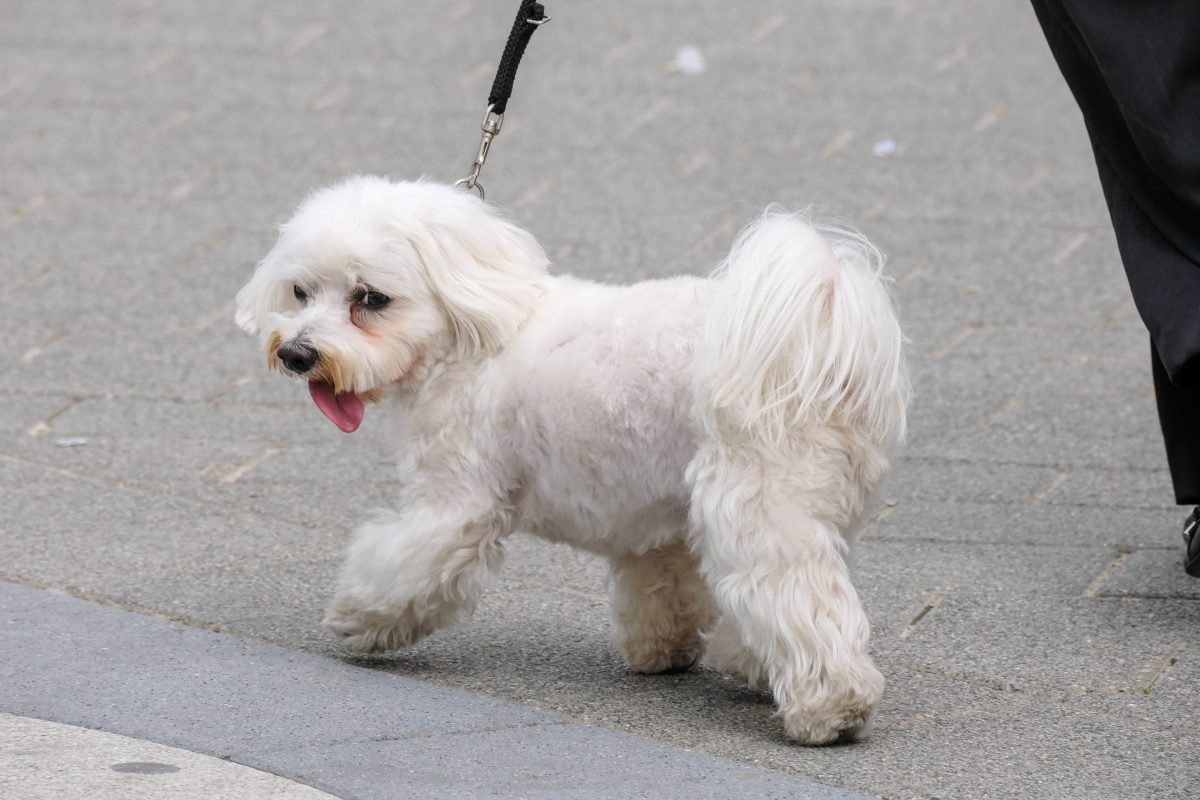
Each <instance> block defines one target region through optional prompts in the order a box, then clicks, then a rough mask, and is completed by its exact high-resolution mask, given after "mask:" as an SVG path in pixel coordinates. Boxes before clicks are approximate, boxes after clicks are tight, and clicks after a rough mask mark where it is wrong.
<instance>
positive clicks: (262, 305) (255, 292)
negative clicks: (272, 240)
mask: <svg viewBox="0 0 1200 800" xmlns="http://www.w3.org/2000/svg"><path fill="white" fill-rule="evenodd" d="M270 258H271V256H270V255H268V256H267V257H266V258H264V259H263V260H262V262H261V263H259V265H258V267H257V268H256V269H255V270H254V275H253V276H251V278H250V280H249V282H247V283H246V285H245V286H243V287H242V288H241V290H240V291H239V292H238V293H237V299H236V301H235V311H234V315H233V321H234V322H236V323H237V325H238V327H239V328H241V329H242V330H244V331H245V332H246V333H248V334H250V335H251V336H255V335H257V334H258V333H259V330H260V328H261V321H262V320H263V319H264V318H265V317H266V316H267V315H268V314H270V313H271V312H273V311H276V310H277V309H279V308H281V307H282V306H283V303H284V301H285V300H286V297H285V296H284V295H283V292H284V291H286V287H283V286H282V284H280V282H279V281H278V280H276V279H275V277H274V275H273V271H272V270H271V268H270V266H269V264H268V261H269V260H270Z"/></svg>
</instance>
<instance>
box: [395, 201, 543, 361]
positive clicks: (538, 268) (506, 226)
mask: <svg viewBox="0 0 1200 800" xmlns="http://www.w3.org/2000/svg"><path fill="white" fill-rule="evenodd" d="M455 191H457V190H455ZM456 199H457V200H458V202H455V203H454V204H453V207H451V208H443V209H440V213H438V214H437V215H436V218H435V219H429V220H425V223H426V224H424V225H422V226H420V227H419V228H418V230H417V231H416V232H415V233H412V234H411V239H410V241H411V242H412V245H413V247H414V249H415V250H416V251H417V255H418V257H420V259H421V261H422V262H423V264H424V267H425V272H426V276H427V278H428V280H429V285H430V288H431V289H432V290H433V292H434V294H435V295H436V296H437V298H438V300H439V301H440V302H441V304H442V306H443V308H444V309H445V311H446V315H447V317H448V318H449V320H450V325H451V328H452V332H453V334H454V338H455V343H456V347H457V350H458V353H459V355H467V354H470V353H473V352H479V351H491V350H496V349H498V348H500V347H502V346H503V345H504V343H505V342H507V341H508V340H509V339H510V338H511V337H512V336H513V334H515V333H516V331H517V328H519V327H520V325H521V323H522V322H524V321H525V319H526V318H527V317H528V316H529V314H530V312H531V311H532V309H533V306H534V304H535V303H536V302H537V299H538V297H540V296H541V293H542V288H543V279H544V278H545V275H546V266H547V261H546V254H545V252H544V251H543V250H542V247H541V245H539V244H538V243H537V240H536V239H534V238H533V235H532V234H530V233H529V232H528V231H525V230H523V229H522V228H520V227H518V226H517V225H515V224H513V223H512V222H509V221H508V220H506V219H504V218H502V217H501V216H500V215H499V214H498V213H497V212H496V210H495V209H493V208H492V207H491V206H488V205H487V204H485V203H483V202H481V201H479V200H478V199H477V198H474V197H471V196H470V195H467V194H465V193H464V194H462V195H461V197H460V198H456Z"/></svg>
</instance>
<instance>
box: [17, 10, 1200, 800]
mask: <svg viewBox="0 0 1200 800" xmlns="http://www.w3.org/2000/svg"><path fill="white" fill-rule="evenodd" d="M550 13H551V15H552V16H554V17H555V19H554V21H553V22H552V23H551V24H550V25H549V26H547V28H546V29H545V30H544V31H543V32H542V33H540V34H539V35H538V36H537V37H536V38H535V40H534V42H533V44H532V45H531V47H530V50H529V54H528V56H527V59H526V63H525V65H524V67H523V69H522V73H521V75H520V77H519V80H518V85H517V91H516V95H515V99H514V101H513V103H512V105H511V106H510V110H509V114H508V118H507V119H506V121H505V128H504V132H503V134H502V135H501V137H500V139H499V141H498V143H497V144H496V146H495V149H494V150H493V155H492V159H491V161H490V162H489V164H488V167H487V172H486V183H487V186H488V190H489V196H490V197H491V198H493V199H494V200H496V201H498V202H500V203H503V204H505V205H507V206H509V207H510V208H511V209H512V210H513V212H514V214H515V215H516V217H517V218H518V219H519V220H520V221H521V222H522V223H523V224H525V225H526V226H528V227H529V228H530V229H531V230H533V231H534V232H535V233H536V234H537V235H538V236H539V237H540V238H541V239H542V241H543V242H544V243H545V244H546V247H547V250H548V252H549V253H550V255H551V257H552V258H553V259H554V261H555V268H556V269H558V270H562V271H571V272H576V273H580V274H583V275H587V276H591V277H597V278H609V279H633V278H638V277H647V276H655V275H666V274H671V273H675V272H691V273H702V272H704V271H706V270H707V269H708V268H709V267H710V266H711V265H712V264H713V263H714V262H715V261H716V260H717V259H718V258H719V257H720V255H721V253H722V250H723V249H724V248H725V247H726V246H727V244H728V242H729V239H730V237H731V236H732V234H733V233H734V231H735V230H736V228H737V227H738V226H739V225H740V224H741V223H742V222H744V221H745V220H747V219H748V218H749V217H751V216H752V215H753V214H754V213H755V211H756V210H757V209H758V208H760V207H761V206H763V205H765V204H766V203H768V202H772V201H780V202H783V203H786V204H791V205H805V204H808V203H813V202H815V203H819V204H821V205H823V206H825V207H827V208H830V209H832V211H833V212H834V213H836V214H837V215H839V216H841V217H842V218H844V219H846V220H848V221H851V222H853V223H855V224H857V225H858V226H860V227H861V228H862V229H863V230H864V231H865V232H866V233H867V234H868V235H869V236H870V237H871V238H872V239H873V240H875V241H876V242H877V243H878V244H879V245H880V246H881V247H882V248H883V249H884V250H885V251H886V252H887V253H888V254H889V255H890V257H891V270H892V272H893V273H894V275H895V276H896V278H897V294H898V297H899V300H900V303H901V306H902V316H903V321H904V324H905V328H906V330H907V332H908V335H909V336H910V338H911V339H912V347H911V357H912V358H911V360H912V367H913V374H914V381H915V389H916V397H915V402H914V405H913V411H912V425H911V431H912V436H911V444H910V445H909V447H908V449H907V453H906V456H905V458H904V459H902V460H901V462H900V464H899V465H898V469H897V472H896V475H895V478H894V480H893V482H892V486H891V488H890V492H889V496H890V498H891V499H893V500H894V501H895V505H894V506H891V507H889V509H888V510H887V512H886V513H885V515H884V516H883V517H882V518H881V519H879V520H878V522H877V523H876V524H875V525H874V526H873V527H872V528H871V530H870V531H869V533H868V535H867V537H866V539H865V540H864V542H863V547H862V552H861V556H860V559H859V570H858V583H859V585H860V586H861V588H862V590H863V594H864V596H865V598H866V602H867V604H868V610H869V612H870V615H871V617H872V620H873V624H874V650H875V653H876V654H877V657H878V660H879V662H880V665H881V667H882V669H883V671H884V673H885V674H886V675H887V677H888V679H889V688H888V693H887V695H886V698H885V700H884V703H883V705H882V707H881V709H880V714H879V721H878V724H877V726H876V730H875V732H874V735H873V736H872V738H871V739H870V740H869V741H867V742H865V743H863V744H860V745H857V746H854V747H842V748H833V749H825V750H811V749H799V748H795V747H792V746H789V745H788V744H787V743H786V742H784V741H783V740H782V738H781V736H780V734H779V731H778V727H777V725H776V724H775V722H774V721H773V720H772V719H771V718H770V705H769V703H768V702H767V701H766V699H765V698H764V697H762V696H761V695H758V694H754V693H751V692H747V691H745V690H742V689H740V688H737V687H736V686H734V685H733V684H731V683H729V682H727V681H725V680H723V679H722V678H720V677H719V676H716V675H714V674H712V673H710V672H707V671H703V670H701V671H697V672H693V673H690V674H687V675H679V676H667V677H655V678H641V677H636V676H633V675H630V674H628V673H627V671H626V670H625V669H624V668H623V667H622V665H621V662H620V659H619V657H618V656H617V655H616V653H615V652H614V651H613V650H612V648H611V646H610V645H609V644H608V641H607V632H606V627H607V623H606V607H605V605H606V604H605V600H604V586H603V582H604V577H603V570H602V567H601V565H600V564H598V563H596V562H594V561H593V560H591V559H588V558H586V557H584V556H582V555H579V554H576V553H573V552H570V551H568V550H565V549H562V548H553V547H546V546H543V545H541V544H538V543H535V542H532V541H526V540H518V541H515V542H514V543H513V547H512V548H511V551H510V558H509V561H508V567H507V571H506V573H505V576H504V578H503V580H502V581H501V583H500V585H499V586H497V587H496V589H495V591H494V592H492V593H491V594H490V595H489V597H488V598H487V600H486V601H485V604H484V606H483V608H482V609H481V611H480V613H479V614H478V615H477V616H476V617H475V618H474V619H473V620H471V621H469V622H466V623H465V624H463V625H461V626H459V627H458V628H456V629H454V630H451V631H446V632H444V633H441V634H439V635H437V636H435V637H433V638H432V639H430V640H429V641H428V642H425V643H423V644H421V645H420V646H418V647H417V648H415V649H413V650H411V651H407V652H404V653H400V654H396V655H393V656H388V657H384V658H378V659H370V660H363V661H359V662H356V663H358V664H360V665H361V666H365V667H369V668H370V669H373V670H377V671H380V672H386V673H394V674H397V675H402V676H406V677H411V678H417V679H420V680H424V681H428V682H431V683H436V684H441V685H443V686H448V687H454V688H461V689H468V690H471V691H474V692H479V693H483V694H488V695H493V696H495V697H498V698H502V699H504V700H505V701H511V702H518V703H528V704H532V705H535V706H538V707H539V708H542V709H545V710H547V711H550V712H553V713H557V714H562V715H564V716H565V717H566V718H567V719H569V720H571V721H572V722H573V723H575V724H582V725H596V726H600V727H603V728H606V729H609V730H613V731H621V732H632V733H636V734H638V735H640V736H644V737H647V738H648V739H654V740H658V741H661V742H665V743H669V744H674V745H681V746H684V747H688V748H692V749H695V750H697V751H699V752H703V753H708V754H713V755H719V756H726V757H731V758H734V759H739V760H741V761H744V762H745V763H747V764H753V765H756V766H760V767H763V768H766V769H770V770H775V771H779V772H782V773H787V774H791V775H796V776H804V777H807V778H811V779H815V780H818V781H821V782H824V783H828V784H833V785H836V786H841V787H846V788H849V789H853V790H856V791H860V792H866V793H869V794H877V795H881V796H884V797H889V798H892V797H895V798H905V797H1043V796H1054V797H1063V798H1071V797H1087V798H1105V797H1114V798H1115V797H1131V796H1136V797H1164V798H1166V797H1186V796H1188V795H1189V794H1190V793H1191V791H1192V788H1191V787H1192V786H1193V785H1194V783H1195V781H1196V779H1197V777H1200V770H1197V768H1196V767H1194V766H1193V763H1192V762H1194V754H1195V752H1196V751H1197V744H1198V736H1197V733H1196V730H1195V724H1194V720H1195V718H1196V712H1197V699H1198V698H1197V681H1198V680H1200V669H1198V666H1197V665H1198V662H1200V647H1198V646H1197V644H1196V632H1197V629H1198V627H1200V605H1198V604H1197V600H1198V599H1200V582H1193V581H1189V580H1187V579H1185V578H1184V577H1183V576H1182V575H1181V572H1180V566H1179V553H1178V545H1179V542H1178V533H1177V529H1178V526H1179V524H1180V522H1181V519H1182V514H1181V513H1180V512H1179V510H1177V509H1175V508H1174V507H1173V506H1172V505H1171V498H1170V493H1169V487H1168V478H1167V474H1166V471H1165V464H1164V459H1163V455H1162V452H1161V444H1160V442H1159V439H1158V432H1157V428H1156V422H1155V418H1154V409H1153V400H1152V394H1151V386H1150V379H1149V369H1148V363H1147V350H1148V344H1147V341H1146V336H1145V334H1144V331H1143V330H1142V328H1141V324H1140V322H1139V320H1138V319H1137V314H1136V312H1135V311H1134V309H1133V306H1132V303H1131V302H1130V298H1129V294H1128V289H1127V288H1126V286H1125V284H1124V279H1123V275H1122V271H1121V267H1120V264H1119V261H1118V259H1117V253H1116V249H1115V246H1114V242H1113V239H1112V234H1111V231H1110V230H1109V227H1108V223H1107V219H1106V215H1105V210H1104V207H1103V203H1102V199H1101V196H1100V190H1099V185H1098V182H1097V180H1096V178H1095V175H1094V170H1093V166H1092V163H1091V155H1090V153H1089V151H1088V147H1087V140H1086V136H1085V133H1084V130H1083V126H1082V124H1081V121H1080V119H1079V116H1078V113H1077V111H1076V110H1075V108H1074V106H1073V103H1072V100H1071V98H1070V95H1069V93H1068V92H1067V90H1066V88H1065V87H1064V85H1063V84H1062V81H1061V78H1060V77H1059V76H1058V74H1057V72H1056V69H1055V67H1054V64H1053V62H1052V60H1051V58H1050V55H1049V52H1048V50H1047V48H1046V46H1045V43H1044V42H1043V41H1042V39H1041V34H1040V32H1039V30H1038V28H1037V26H1036V23H1035V21H1034V19H1033V15H1032V12H1031V10H1030V9H1029V8H1028V7H1027V6H1026V5H1025V4H1023V3H995V2H987V1H986V0H960V2H954V3H950V2H940V3H939V2H933V0H856V1H855V2H846V1H845V0H813V1H809V0H805V2H796V1H795V0H792V1H791V2H788V1H786V0H763V2H758V3H754V4H745V5H734V4H725V3H716V2H695V1H694V0H693V1H692V2H683V0H667V1H666V2H661V3H654V4H640V5H638V6H637V7H636V8H635V7H632V6H625V5H620V4H613V3H601V2H599V0H577V1H576V2H572V3H569V4H568V3H559V4H554V3H552V4H551V7H550ZM510 16H511V9H510V8H509V4H507V3H494V2H483V1H482V0H475V1H474V2H472V1H471V0H451V2H448V3H444V4H440V5H434V6H429V5H428V4H416V3H404V2H376V1H374V0H368V1H364V2H361V3H355V4H353V5H352V6H350V5H346V4H334V3H321V2H315V1H312V0H305V1H304V2H298V1H297V0H289V2H282V1H281V0H280V1H273V2H261V3H252V4H251V3H232V2H217V3H205V4H203V5H199V4H184V3H175V2H157V3H156V2H153V1H152V0H121V1H120V2H114V3H103V4H101V3H91V2H85V1H84V0H76V2H63V1H60V0H45V1H44V2H39V3H20V4H18V3H10V4H6V5H4V6H3V7H0V123H2V125H3V130H4V131H5V136H4V137H2V138H0V159H2V163H3V175H4V181H3V183H2V184H0V201H2V205H0V237H3V248H0V274H2V275H3V281H2V282H0V283H2V286H0V291H2V294H0V334H2V335H3V337H4V341H5V343H6V345H7V346H6V347H5V348H4V353H3V355H2V356H0V359H2V361H0V393H3V400H4V402H3V403H0V425H2V426H3V431H4V443H3V446H2V447H0V481H2V482H3V486H4V491H3V492H2V493H0V515H2V516H0V518H2V519H3V520H4V523H3V527H2V529H0V530H2V533H0V577H4V578H7V579H9V580H13V581H18V582H22V583H26V584H30V585H34V586H47V587H54V588H57V589H62V590H66V591H69V592H72V593H75V594H77V595H80V596H82V597H90V598H97V599H100V600H103V601H104V602H107V603H111V604H115V605H119V606H121V607H124V608H128V609H134V610H141V611H145V612H150V613H154V614H160V615H165V616H168V617H171V618H173V619H176V620H180V621H183V622H186V623H188V624H191V625H195V626H200V627H219V628H220V629H221V630H222V631H225V632H229V633H233V634H236V635H239V636H244V637H250V638H257V639H263V640H266V641H269V642H273V643H275V644H278V645H281V646H284V647H287V648H292V649H297V650H303V651H306V652H309V653H312V654H316V655H321V656H325V657H331V658H340V657H342V655H341V654H340V653H339V651H338V650H337V648H336V647H335V646H334V645H333V644H332V643H330V642H329V641H327V640H326V639H325V638H324V637H323V636H322V634H321V633H320V632H319V630H318V628H317V623H318V620H319V617H320V612H321V607H322V605H323V603H324V601H325V598H326V597H327V595H328V593H329V590H330V585H331V580H332V575H333V571H334V569H335V566H336V561H337V559H338V554H339V551H340V548H341V547H342V545H343V543H344V541H345V538H346V536H347V533H348V532H349V531H350V530H351V529H352V527H353V526H354V524H355V522H356V520H358V519H359V518H360V517H361V516H362V514H363V511H364V509H366V508H369V507H371V506H373V505H387V504H388V503H389V497H390V493H391V489H390V487H389V484H388V478H389V475H390V472H389V466H388V455H387V451H386V447H385V445H384V443H383V442H381V441H379V435H380V433H381V431H380V428H379V426H378V425H377V424H376V423H375V422H373V421H372V419H371V418H370V417H369V416H368V418H367V421H366V423H365V424H364V426H363V428H362V429H361V430H360V432H359V433H357V434H355V435H354V436H350V437H346V436H343V435H342V434H340V433H338V432H337V431H336V430H334V429H333V428H332V426H330V425H328V424H327V423H326V422H325V421H324V420H323V419H321V418H319V416H318V415H317V414H316V412H315V411H314V410H313V409H312V407H311V404H310V403H309V400H308V398H307V397H306V396H305V392H303V391H302V390H301V389H300V388H299V387H297V386H295V385H290V384H288V383H287V382H286V381H283V380H281V379H279V378H277V377H270V376H267V375H265V374H264V373H263V370H262V365H261V363H260V356H259V355H258V353H257V352H256V349H255V347H254V346H253V344H252V342H250V341H249V340H248V339H246V338H245V337H243V336H242V335H241V334H240V333H239V332H238V331H236V330H235V329H234V328H233V326H232V324H231V323H230V321H229V320H230V316H231V309H232V306H231V299H232V296H233V294H234V292H235V291H236V290H237V288H238V287H239V286H240V285H241V283H242V282H243V281H244V279H245V278H246V276H247V275H248V274H249V272H250V269H251V267H252V265H253V263H254V261H255V260H256V259H257V258H258V257H260V256H261V255H262V254H263V253H264V252H265V251H266V249H267V248H268V247H269V245H270V243H271V241H272V238H273V230H274V226H275V225H277V224H278V223H279V222H280V221H281V220H282V219H284V218H285V217H286V216H287V214H288V213H289V211H290V209H291V208H292V207H293V205H294V204H295V203H296V201H297V200H298V199H299V198H300V197H301V196H302V195H303V194H304V193H305V192H306V191H308V190H309V189H311V188H312V187H314V186H317V185H319V184H321V183H324V182H327V181H330V180H332V179H335V178H336V177H338V176H341V175H343V174H345V173H348V172H380V173H386V174H391V175H393V176H403V177H407V176H415V175H420V174H428V175H431V176H434V177H437V178H440V179H446V180H452V179H455V178H457V177H460V176H461V175H462V174H464V172H465V170H466V167H467V166H468V164H469V161H470V159H471V157H472V156H473V154H474V150H475V147H476V143H477V139H478V131H477V126H478V121H479V120H478V118H479V116H480V113H481V110H482V109H481V106H482V103H483V98H484V97H485V95H486V93H487V89H488V86H489V84H490V80H491V72H492V70H493V68H494V61H495V58H496V57H497V54H498V50H499V41H500V40H501V39H502V37H503V31H505V30H506V29H507V26H508V24H509V22H510V19H509V18H510ZM686 44H692V45H696V46H698V47H699V48H701V49H702V51H703V52H704V53H705V55H706V57H707V67H708V68H707V71H705V72H704V73H702V74H699V75H686V74H680V73H676V72H672V71H671V70H670V69H669V68H668V64H669V62H670V61H671V59H672V58H673V56H674V54H675V51H676V49H677V48H678V47H680V46H682V45H686ZM884 138H892V139H894V140H895V142H896V145H897V146H896V152H895V154H894V155H892V156H890V157H886V158H876V157H875V156H873V155H872V145H873V144H874V143H875V142H877V141H880V140H882V139H884ZM71 437H81V438H84V439H86V444H83V445H81V446H75V447H60V446H57V443H58V442H59V441H61V440H66V439H69V438H71Z"/></svg>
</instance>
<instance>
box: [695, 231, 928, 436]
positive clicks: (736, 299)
mask: <svg viewBox="0 0 1200 800" xmlns="http://www.w3.org/2000/svg"><path fill="white" fill-rule="evenodd" d="M714 277H715V278H716V281H715V286H714V289H713V292H714V296H713V299H712V305H711V308H710V311H709V314H708V317H707V320H706V324H705V330H704V334H703V339H702V344H701V357H700V358H699V359H697V365H698V368H699V374H698V375H697V381H698V383H697V399H698V401H699V404H700V412H701V416H702V418H704V419H705V422H706V426H707V427H708V428H709V430H710V433H711V434H715V435H717V436H718V437H719V438H721V439H723V440H725V442H726V444H730V443H732V442H730V441H729V440H730V439H731V438H733V439H742V438H746V437H748V438H749V439H750V440H751V441H750V442H747V443H748V444H749V443H752V444H754V445H755V449H756V450H760V451H761V450H762V448H764V447H765V448H766V449H767V451H768V453H769V452H771V451H774V452H780V451H788V452H791V451H792V448H791V446H790V445H794V444H795V442H796V440H797V438H798V437H799V438H807V437H810V436H811V435H812V433H813V431H814V430H817V429H820V428H827V427H829V426H835V427H842V428H845V429H848V430H850V431H853V432H854V433H855V434H857V435H858V436H865V437H866V438H867V439H868V440H871V441H873V442H874V443H876V444H877V445H879V446H880V447H882V449H883V450H884V451H890V450H891V449H892V448H893V447H894V446H896V445H897V444H899V442H900V441H901V440H902V439H903V438H904V434H905V408H906V405H907V401H908V380H907V377H906V374H905V370H904V363H903V355H902V345H903V336H902V335H901V333H900V325H899V322H898V321H897V319H896V312H895V309H894V308H893V305H892V300H891V297H890V295H889V293H888V289H887V284H886V278H885V277H884V274H883V256H882V255H881V254H880V252H879V251H878V250H877V249H876V248H875V247H874V246H873V245H872V244H871V243H870V242H868V241H867V240H866V239H865V238H864V237H863V236H861V235H860V234H858V233H855V232H852V231H847V230H840V229H835V228H828V227H824V228H818V227H815V226H813V225H812V224H810V223H808V222H807V221H805V220H804V219H802V218H801V217H798V216H796V215H792V214H785V213H781V212H778V211H775V210H769V211H767V213H766V214H764V215H763V216H762V217H761V218H760V219H758V220H757V221H755V222H754V223H752V224H751V225H750V226H749V227H747V228H746V229H745V230H744V231H742V233H741V234H740V235H739V236H738V238H737V240H736V241H735V242H734V244H733V248H732V250H731V251H730V253H729V256H728V258H727V259H726V260H725V263H724V264H723V265H722V266H721V267H720V268H719V269H718V270H717V272H716V273H715V275H714ZM784 460H791V459H790V458H787V457H785V458H784Z"/></svg>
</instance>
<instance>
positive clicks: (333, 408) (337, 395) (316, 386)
mask: <svg viewBox="0 0 1200 800" xmlns="http://www.w3.org/2000/svg"><path fill="white" fill-rule="evenodd" d="M308 393H309V394H311V395H312V399H313V402H314V403H316V404H317V408H319V409H321V413H322V414H324V415H325V416H327V417H329V420H330V421H331V422H332V423H333V424H334V425H337V426H338V427H339V428H341V429H342V430H343V431H345V432H346V433H353V432H354V431H356V430H358V426H359V425H361V424H362V418H363V401H362V400H360V399H358V395H356V394H355V393H354V392H334V391H333V385H332V384H329V383H326V382H325V381H309V383H308Z"/></svg>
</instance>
